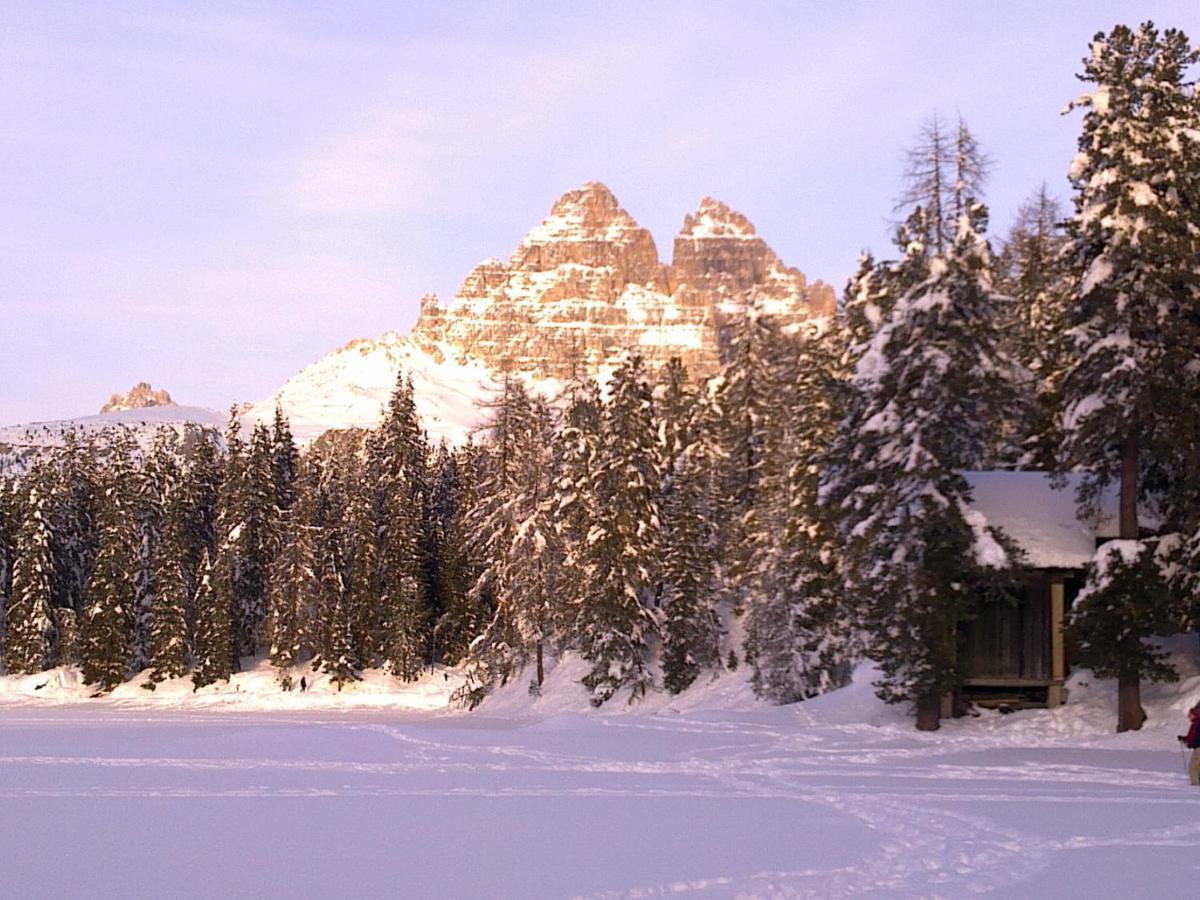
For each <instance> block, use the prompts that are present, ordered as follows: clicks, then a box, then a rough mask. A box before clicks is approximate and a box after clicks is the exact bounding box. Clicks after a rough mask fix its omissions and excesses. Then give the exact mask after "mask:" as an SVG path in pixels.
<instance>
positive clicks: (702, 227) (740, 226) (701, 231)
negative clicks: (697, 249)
mask: <svg viewBox="0 0 1200 900" xmlns="http://www.w3.org/2000/svg"><path fill="white" fill-rule="evenodd" d="M679 235H680V237H689V238H693V239H702V238H717V237H735V238H736V237H740V238H752V237H755V236H756V235H755V233H754V226H753V225H751V224H750V220H749V219H747V218H746V217H745V216H743V215H742V214H741V213H740V212H738V211H737V210H733V209H730V208H729V206H728V205H727V204H725V203H722V202H721V201H720V200H714V199H713V198H712V197H705V198H704V199H703V200H701V201H700V208H699V209H697V210H696V211H695V212H694V213H692V214H690V215H687V216H684V218H683V228H682V229H681V230H680V232H679Z"/></svg>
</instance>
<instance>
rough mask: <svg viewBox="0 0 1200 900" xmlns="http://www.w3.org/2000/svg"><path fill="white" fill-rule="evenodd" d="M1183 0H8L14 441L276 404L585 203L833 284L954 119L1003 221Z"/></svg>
mask: <svg viewBox="0 0 1200 900" xmlns="http://www.w3.org/2000/svg"><path fill="white" fill-rule="evenodd" d="M1197 9H1198V7H1197V5H1196V4H1195V3H1194V2H1144V3H1142V2H1139V3H1128V2H1127V3H1111V2H1100V0H1092V2H1081V3H1076V4H1067V3H1051V2H1011V0H1010V2H1004V3H993V4H987V3H975V2H959V3H935V2H905V3H899V2H897V3H884V2H875V3H853V2H838V3H833V2H829V3H748V2H730V3H720V4H719V3H699V2H696V3H668V2H654V3H558V4H550V3H545V4H537V3H534V4H524V3H488V4H468V3H444V2H437V3H428V4H417V3H406V4H400V3H378V4H372V3H329V4H316V3H297V4H265V3H264V4H252V3H239V4H229V5H222V4H215V3H206V4H194V5H187V4H178V5H172V4H167V3H145V4H135V3H79V4H69V3H51V2H20V0H6V2H3V3H0V311H2V313H3V317H2V320H3V328H2V333H3V335H4V350H3V351H2V352H0V385H2V386H3V388H2V390H0V424H5V423H11V422H18V421H27V420H31V419H47V418H55V417H61V416H73V415H81V414H88V413H92V412H95V411H96V409H98V408H99V406H100V404H101V403H103V401H104V400H105V399H106V398H107V397H108V395H109V394H110V393H112V392H113V391H117V390H124V389H126V388H128V387H129V385H130V384H132V383H133V382H134V381H138V380H149V381H152V382H153V383H154V384H155V385H156V386H158V385H161V386H163V387H166V388H167V389H168V390H170V391H171V392H172V393H173V394H174V395H175V397H176V399H178V400H179V401H181V402H187V403H193V404H198V405H208V406H214V407H218V408H221V407H224V406H226V405H228V403H230V402H231V401H234V400H239V401H240V400H249V399H261V398H262V397H264V396H266V395H268V394H269V393H270V392H271V391H272V390H274V389H275V388H276V387H278V386H279V385H280V384H281V383H282V382H283V381H284V380H286V379H287V378H288V377H290V376H291V375H293V374H295V373H296V372H297V371H299V369H300V368H302V367H303V366H305V365H307V364H308V363H310V362H312V361H313V360H315V359H316V358H318V357H319V356H320V355H322V354H323V353H325V352H326V351H328V350H331V349H333V348H334V347H337V346H340V345H341V344H343V343H345V342H346V341H348V340H350V339H351V338H354V337H359V336H374V335H377V334H379V333H381V332H383V331H385V330H388V329H395V330H400V331H405V330H407V329H408V328H409V327H410V326H411V324H412V322H413V319H414V318H415V315H416V309H417V301H418V299H419V297H420V296H421V294H422V293H424V292H426V291H435V292H437V293H438V294H439V295H440V296H442V297H443V298H449V296H450V295H451V294H452V293H453V291H454V289H455V288H456V287H457V285H458V283H459V281H460V280H461V279H462V277H463V276H465V275H466V274H467V272H468V271H469V270H470V269H471V267H472V266H473V265H474V264H475V263H477V262H479V261H480V260H482V259H484V258H486V257H488V256H507V255H508V253H510V252H511V250H512V249H513V247H514V246H515V244H516V243H517V241H518V240H519V239H520V238H521V236H522V234H523V233H524V232H525V231H526V230H527V229H528V228H530V227H531V226H533V225H535V224H536V223H537V222H539V221H540V220H541V218H542V217H543V216H544V215H545V213H546V211H547V210H548V209H549V207H550V204H551V203H552V202H553V201H554V200H555V198H557V197H558V196H559V195H560V194H561V193H562V192H563V191H565V190H568V189H569V188H572V187H575V186H577V185H578V184H580V183H582V182H584V181H588V180H599V181H603V182H605V183H606V184H608V186H609V187H611V188H612V189H613V191H614V192H615V193H616V195H617V197H618V198H619V199H620V200H621V202H622V204H623V205H624V206H625V208H626V209H628V210H629V211H630V213H631V214H632V215H633V216H634V217H635V218H636V219H637V220H638V221H639V222H641V223H642V224H643V225H644V226H646V227H648V228H649V229H650V230H651V232H652V233H653V234H654V237H655V240H656V241H657V243H658V246H659V254H660V256H662V257H664V258H669V256H670V247H671V239H672V237H673V235H674V234H675V232H676V231H677V230H678V228H679V225H680V223H681V222H682V219H683V216H684V214H685V213H687V212H689V211H691V210H692V209H694V208H695V206H696V204H697V202H698V201H699V199H700V198H701V197H702V196H705V195H712V196H715V197H719V198H721V199H723V200H725V201H726V202H728V203H729V204H730V205H732V206H733V207H735V208H736V209H739V210H741V211H742V212H744V213H745V214H746V215H747V216H748V217H749V218H750V220H751V221H753V222H754V223H755V225H756V226H757V228H758V231H759V233H760V234H761V235H763V237H764V238H766V240H767V242H768V243H769V244H771V246H772V247H774V248H775V249H776V251H778V252H779V253H780V255H781V256H782V257H783V258H784V259H785V260H786V261H787V262H788V263H790V264H792V265H795V266H798V267H799V268H801V269H802V270H803V271H804V272H806V273H807V274H808V275H809V277H810V278H822V279H824V280H826V281H830V282H832V283H833V284H834V285H835V286H836V287H837V288H838V289H839V290H840V288H841V287H842V285H843V284H844V282H845V279H846V277H847V276H848V274H849V273H850V272H851V271H852V269H853V267H854V263H855V259H856V257H857V255H858V252H859V250H860V249H861V248H862V247H864V246H869V247H871V248H873V249H875V250H876V251H877V252H878V251H882V252H885V253H886V252H888V250H889V249H890V248H889V247H888V233H889V225H888V220H889V217H890V210H891V206H892V200H893V198H894V196H895V195H896V193H897V191H898V189H899V175H900V170H901V168H902V161H901V156H902V151H903V149H904V147H905V146H906V145H907V144H908V143H910V142H911V140H912V137H913V135H914V134H915V132H916V131H917V129H918V127H919V126H920V124H921V122H922V120H923V119H925V118H926V117H927V116H928V115H929V114H930V113H932V112H933V111H935V110H939V111H940V112H941V113H942V114H944V115H947V116H954V115H955V114H956V113H961V114H962V116H963V117H964V118H965V119H966V120H967V121H968V122H969V123H970V125H971V126H972V128H973V129H974V130H975V132H976V133H977V134H978V136H979V137H980V139H981V140H982V142H983V144H984V146H985V148H986V149H987V151H988V152H989V153H990V154H991V155H992V156H993V157H995V159H996V163H997V165H996V170H995V175H994V177H993V179H992V183H991V188H990V190H989V196H988V200H989V202H990V203H991V205H992V220H993V232H995V233H999V232H1002V231H1003V230H1004V229H1005V228H1006V227H1007V223H1008V221H1009V219H1010V218H1011V215H1012V213H1013V212H1014V210H1015V209H1016V207H1017V205H1018V204H1019V202H1020V201H1021V199H1022V198H1023V197H1024V196H1025V195H1026V194H1028V193H1029V192H1030V191H1031V190H1033V189H1034V188H1035V187H1036V186H1037V185H1038V184H1039V183H1040V182H1041V181H1042V180H1045V181H1047V182H1048V184H1049V185H1050V187H1051V189H1052V190H1053V191H1055V192H1057V193H1058V194H1059V195H1060V196H1062V197H1064V198H1066V197H1067V196H1068V191H1067V186H1066V182H1065V172H1066V167H1067V164H1068V162H1069V160H1070V158H1071V155H1072V154H1073V152H1074V144H1075V137H1076V134H1077V131H1078V125H1079V123H1078V117H1077V116H1075V117H1061V116H1059V110H1060V109H1061V108H1062V107H1063V105H1064V104H1065V103H1066V101H1067V100H1069V99H1070V98H1071V97H1073V96H1074V95H1075V94H1077V93H1078V92H1079V85H1078V83H1077V82H1076V81H1075V78H1074V73H1075V72H1076V71H1077V70H1078V68H1079V59H1080V57H1081V56H1083V54H1084V53H1085V52H1086V49H1087V43H1088V40H1089V38H1090V37H1091V35H1092V34H1093V33H1094V32H1095V31H1096V30H1099V29H1105V30H1107V29H1108V28H1110V27H1111V26H1112V25H1113V24H1114V23H1116V22H1127V23H1130V24H1134V23H1136V22H1138V21H1141V20H1143V19H1146V18H1152V19H1154V20H1155V21H1156V22H1157V23H1158V24H1159V25H1161V26H1167V25H1176V26H1181V27H1183V28H1184V29H1185V30H1187V31H1188V32H1189V34H1190V35H1191V37H1192V38H1193V39H1197V38H1200V13H1198V12H1197Z"/></svg>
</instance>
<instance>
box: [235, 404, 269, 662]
mask: <svg viewBox="0 0 1200 900" xmlns="http://www.w3.org/2000/svg"><path fill="white" fill-rule="evenodd" d="M274 456H275V454H274V449H273V447H272V440H271V432H270V431H269V430H268V428H267V427H266V425H264V424H262V423H261V422H260V423H258V424H256V425H255V426H254V430H253V431H252V432H251V437H250V448H249V451H248V452H247V454H246V464H245V467H244V468H243V469H242V472H241V475H242V477H241V483H240V488H241V497H240V498H239V500H240V502H239V503H238V506H239V508H240V510H241V512H242V518H241V520H240V524H241V525H242V528H241V530H240V532H239V541H238V544H237V555H236V560H237V566H236V569H235V572H236V576H235V579H234V584H235V593H234V604H233V607H232V615H233V633H234V650H235V653H236V654H237V656H239V657H240V656H254V655H255V654H257V653H258V646H259V637H260V635H261V633H262V630H263V621H264V619H265V618H266V613H267V572H268V571H269V569H270V566H271V559H272V558H273V557H274V555H275V551H276V549H277V547H278V544H279V539H278V534H277V515H278V509H277V507H276V506H275V500H276V493H275V491H276V484H275V472H274V462H275V460H274Z"/></svg>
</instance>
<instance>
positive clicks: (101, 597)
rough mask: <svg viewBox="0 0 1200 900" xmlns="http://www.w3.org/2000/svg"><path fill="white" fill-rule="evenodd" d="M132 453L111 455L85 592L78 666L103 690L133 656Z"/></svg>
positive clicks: (121, 448) (121, 676) (118, 450)
mask: <svg viewBox="0 0 1200 900" xmlns="http://www.w3.org/2000/svg"><path fill="white" fill-rule="evenodd" d="M132 452H133V451H132V448H131V446H129V445H128V444H125V443H122V444H118V445H116V446H114V447H113V448H112V450H111V451H110V454H109V458H108V463H107V466H106V467H105V471H104V475H103V482H102V484H103V493H102V495H101V498H100V506H99V512H98V515H97V523H98V531H99V534H98V540H99V547H98V550H97V553H96V567H95V569H94V570H93V572H92V574H91V577H90V578H89V579H88V582H87V586H86V588H85V591H84V603H85V609H84V618H83V622H82V625H81V628H80V648H79V649H80V668H81V670H82V673H83V680H84V682H85V683H87V684H92V685H96V686H97V688H99V690H101V691H111V690H112V689H113V688H115V687H116V686H117V685H119V684H120V683H121V682H122V681H124V680H125V676H126V675H127V674H128V672H129V665H130V661H131V658H132V655H133V625H134V611H135V600H136V595H137V594H136V592H137V588H136V585H135V582H134V574H135V572H136V571H137V566H138V537H139V528H138V522H137V518H136V512H135V509H134V507H133V500H132V498H133V494H134V487H133V481H134V478H135V476H136V473H135V472H134V471H133V468H132Z"/></svg>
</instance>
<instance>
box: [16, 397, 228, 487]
mask: <svg viewBox="0 0 1200 900" xmlns="http://www.w3.org/2000/svg"><path fill="white" fill-rule="evenodd" d="M226 419H227V415H226V414H225V413H220V412H217V411H216V410H213V409H206V408H204V407H202V406H179V405H177V404H175V403H171V404H170V405H169V406H159V405H152V406H145V407H142V408H139V409H121V410H115V411H113V412H105V413H100V414H99V415H95V416H81V417H79V418H76V419H59V420H56V421H53V422H32V423H29V424H26V425H9V426H7V427H4V428H0V475H9V474H21V473H23V472H25V471H26V470H27V469H28V468H29V466H30V465H31V464H32V463H33V462H34V460H36V459H37V458H38V456H39V455H41V454H43V453H48V452H53V451H54V450H55V449H57V448H59V447H62V446H63V445H64V444H65V443H66V440H67V434H68V432H71V431H74V432H75V434H76V435H77V436H78V437H79V438H81V439H87V438H89V437H91V438H95V439H96V441H97V443H99V444H100V445H101V446H103V444H104V443H105V442H106V441H107V440H110V439H111V438H113V437H115V436H117V435H122V436H128V437H130V438H132V440H133V441H134V442H135V443H136V444H137V445H138V446H139V447H141V448H142V449H143V450H146V449H149V447H150V445H151V443H152V442H153V440H154V437H155V435H156V434H158V432H160V431H162V430H164V429H166V430H170V431H174V432H175V433H176V434H177V435H179V437H180V438H181V439H184V440H186V439H187V438H188V437H189V436H190V435H193V434H196V433H204V434H208V435H216V434H217V433H219V432H220V431H221V430H222V429H223V428H224V426H225V422H226Z"/></svg>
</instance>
